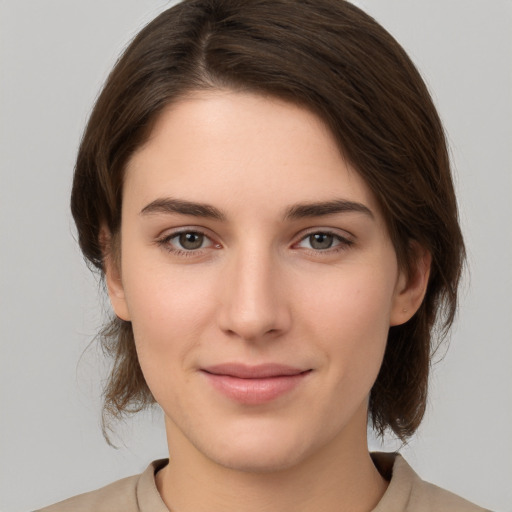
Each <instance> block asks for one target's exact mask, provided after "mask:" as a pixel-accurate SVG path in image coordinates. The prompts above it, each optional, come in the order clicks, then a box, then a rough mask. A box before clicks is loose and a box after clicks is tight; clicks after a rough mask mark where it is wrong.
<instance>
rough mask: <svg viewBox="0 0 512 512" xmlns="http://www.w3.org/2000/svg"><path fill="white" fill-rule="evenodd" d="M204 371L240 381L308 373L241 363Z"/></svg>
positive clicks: (300, 370) (208, 367)
mask: <svg viewBox="0 0 512 512" xmlns="http://www.w3.org/2000/svg"><path fill="white" fill-rule="evenodd" d="M201 370H202V371H204V372H207V373H211V374H214V375H226V376H229V377H237V378H239V379H265V378H269V377H282V376H289V375H298V374H300V373H304V372H305V371H308V369H306V370H303V369H301V368H296V367H293V366H288V365H284V364H277V363H266V364H258V365H247V364H240V363H223V364H216V365H213V366H207V367H205V368H201Z"/></svg>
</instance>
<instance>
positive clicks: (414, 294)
mask: <svg viewBox="0 0 512 512" xmlns="http://www.w3.org/2000/svg"><path fill="white" fill-rule="evenodd" d="M410 248H411V251H412V252H413V254H414V258H413V264H412V268H411V269H410V270H409V272H407V271H406V270H405V269H404V270H401V271H400V275H399V277H398V281H397V286H396V289H395V299H394V303H393V308H392V310H391V317H390V325H401V324H404V323H405V322H407V321H408V320H410V319H411V318H412V317H413V315H414V314H415V313H416V311H418V309H419V307H420V306H421V303H422V302H423V298H424V297H425V293H426V291H427V285H428V279H429V276H430V266H431V264H432V255H431V254H430V252H429V251H427V250H426V249H425V248H424V247H422V246H421V245H420V244H419V243H418V242H415V241H411V242H410Z"/></svg>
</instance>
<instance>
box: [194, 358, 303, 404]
mask: <svg viewBox="0 0 512 512" xmlns="http://www.w3.org/2000/svg"><path fill="white" fill-rule="evenodd" d="M201 372H202V373H203V374H204V375H205V377H206V378H207V380H208V382H209V383H210V384H211V385H212V387H213V388H214V389H216V390H217V391H219V392H220V393H222V394H223V395H224V396H226V397H228V398H230V399H231V400H234V401H236V402H238V403H241V404H245V405H258V404H264V403H267V402H271V401H272V400H275V399H277V398H279V397H280V396H283V395H285V394H287V393H289V392H291V391H292V390H293V389H295V388H296V387H297V386H299V385H300V384H301V382H302V381H303V380H304V379H305V378H307V376H308V375H309V374H310V373H311V369H306V370H304V369H301V368H296V367H292V366H288V365H282V364H275V363H270V364H261V365H256V366H250V365H245V364H238V363H225V364H220V365H214V366H209V367H206V368H202V369H201Z"/></svg>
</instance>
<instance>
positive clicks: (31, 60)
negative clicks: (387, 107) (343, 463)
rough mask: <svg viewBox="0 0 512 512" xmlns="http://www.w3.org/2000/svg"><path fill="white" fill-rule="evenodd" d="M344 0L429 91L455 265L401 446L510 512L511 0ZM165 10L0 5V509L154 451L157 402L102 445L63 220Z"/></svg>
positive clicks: (93, 0)
mask: <svg viewBox="0 0 512 512" xmlns="http://www.w3.org/2000/svg"><path fill="white" fill-rule="evenodd" d="M357 3H358V4H359V5H361V6H362V7H363V8H365V9H366V10H367V11H368V12H369V13H370V14H372V15H374V16H375V17H376V18H377V20H379V21H380V22H381V23H382V24H383V25H384V26H385V27H386V28H387V29H388V30H389V31H390V32H391V33H392V34H393V35H395V37H396V38H397V39H398V40H399V41H400V42H401V43H402V44H403V46H404V47H405V48H406V50H407V51H408V52H409V53H410V55H411V56H412V58H413V60H414V61H415V62H416V64H417V65H418V67H419V68H420V70H421V72H422V73H423V75H424V77H425V78H426V81H427V83H428V84H429V86H430V88H431V90H432V92H433V95H434V98H435V101H436V103H437V105H438V107H439V110H440V113H441V116H442V118H443V120H444V122H445V126H446V129H447V132H448V135H449V139H450V143H451V150H452V155H453V161H454V164H455V172H456V180H457V189H458V193H459V201H460V207H461V217H462V224H463V228H464V232H465V235H466V240H467V245H468V251H469V263H470V269H471V280H470V281H471V282H469V279H466V282H465V286H464V290H463V293H462V302H461V309H460V315H459V318H458V321H457V324H456V327H455V329H454V332H453V335H452V339H451V347H450V349H449V351H448V353H447V355H446V357H445V358H444V360H443V361H442V362H441V363H439V364H438V365H436V368H435V373H434V379H433V383H432V391H431V400H430V406H429V411H428V415H427V417H426V420H425V422H424V424H423V426H422V428H421V429H420V431H419V432H418V435H417V436H416V437H415V438H414V439H413V440H412V441H411V443H410V445H409V446H408V447H406V448H405V450H404V452H405V454H406V456H407V458H408V460H409V461H410V462H411V463H412V465H413V466H414V467H415V469H416V470H417V471H419V472H420V474H421V475H422V476H423V477H424V478H425V479H429V480H431V481H433V482H435V483H437V484H439V485H441V486H443V487H447V488H450V489H451V490H453V491H455V492H457V493H460V494H462V495H464V496H466V497H468V498H469V499H472V500H474V501H476V502H479V503H480V504H482V505H485V506H487V507H490V508H492V509H495V510H501V511H512V483H511V482H512V469H511V456H512V436H511V431H510V425H511V424H512V372H511V366H512V364H511V363H512V330H511V324H510V317H511V316H512V299H511V293H510V291H511V286H512V236H511V231H512V228H511V222H512V200H511V199H512V178H511V176H512V173H511V168H512V167H511V163H512V162H511V154H512V152H511V150H510V146H511V142H512V122H511V119H512V101H511V91H512V67H511V66H512V65H511V63H512V35H511V33H512V31H511V27H512V2H511V1H510V0H492V1H489V0H430V1H425V0H363V1H360V2H357ZM166 5H169V2H164V1H162V0H107V1H106V0H88V1H87V2H77V1H74V0H32V1H28V2H27V1H25V2H23V1H17V0H0V52H1V53H0V63H1V65H0V73H1V75H0V77H1V79H0V180H1V181H0V207H1V215H0V230H1V231H0V234H1V238H0V240H1V241H0V244H1V246H0V247H1V253H0V258H1V260H0V290H1V295H0V300H1V304H0V328H1V333H0V343H1V346H0V348H1V354H0V393H1V395H0V465H1V467H0V510H1V511H23V510H31V509H34V508H37V507H40V506H43V505H46V504H48V503H51V502H55V501H58V500H61V499H63V498H66V497H68V496H71V495H74V494H77V493H79V492H84V491H86V490H90V489H93V488H96V487H99V486H102V485H104V484H106V483H108V482H111V481H113V480H115V479H118V478H121V477H123V476H126V475H130V474H133V473H138V472H140V471H142V470H143V469H144V468H145V466H146V465H147V464H148V462H149V461H150V460H152V459H154V458H159V457H164V456H166V446H165V441H164V434H163V426H162V421H161V418H160V415H159V413H158V412H154V413H152V414H146V415H143V416H141V417H140V418H138V419H135V420H134V421H132V422H129V423H127V424H126V425H125V426H123V427H121V428H120V430H119V433H120V434H119V437H118V438H117V441H118V442H119V443H120V444H121V448H120V449H119V450H117V451H116V450H113V449H112V448H110V447H108V446H107V445H106V444H105V442H104V441H103V438H102V436H101V432H100V429H99V410H100V400H99V395H100V381H101V378H103V376H104V375H105V373H104V372H105V367H104V364H103V362H102V357H101V354H100V353H99V351H98V350H97V348H96V346H95V345H94V344H93V345H92V346H91V348H89V350H87V351H86V352H85V353H84V354H83V356H82V357H81V355H82V353H83V352H84V350H85V349H86V347H87V346H88V344H89V343H90V342H91V339H92V338H93V335H94V333H95V332H96V328H97V326H98V325H99V324H100V322H101V318H102V315H103V310H104V309H105V308H106V307H107V306H106V305H105V303H104V301H103V300H102V299H99V298H98V297H101V293H98V292H99V288H100V287H99V285H98V283H97V281H96V280H95V279H94V278H93V277H92V276H91V275H90V274H89V272H88V271H87V269H86V267H85V265H84V264H83V262H82V260H81V257H80V255H79V252H78V249H77V247H76V243H75V241H74V231H73V226H72V222H71V220H70V214H69V212H68V195H69V190H70V183H71V175H72V167H73V160H74V155H75V152H76V148H77V145H78V141H79V138H80V135H81V131H82V129H83V126H84V123H85V120H86V118H87V114H88V112H89V110H90V108H91V106H92V103H93V100H94V98H95V96H96V94H97V91H98V89H99V87H100V85H101V83H102V82H103V81H104V79H105V78H106V75H107V73H108V70H109V68H110V67H111V66H112V64H113V62H114V61H115V59H116V57H117V55H118V53H119V51H120V50H121V49H122V48H123V47H124V45H125V44H126V43H127V41H128V40H129V39H130V38H131V37H132V36H133V35H134V34H135V33H136V32H137V31H138V29H140V28H141V27H142V26H143V24H145V23H146V22H147V21H149V20H150V19H152V18H153V17H154V16H155V15H156V14H158V13H159V12H160V11H161V10H162V9H163V8H164V7H165V6H166ZM123 443H124V444H123ZM372 446H373V447H376V446H377V443H375V442H372ZM392 446H393V443H392V442H391V441H389V442H387V443H386V447H388V448H389V447H392Z"/></svg>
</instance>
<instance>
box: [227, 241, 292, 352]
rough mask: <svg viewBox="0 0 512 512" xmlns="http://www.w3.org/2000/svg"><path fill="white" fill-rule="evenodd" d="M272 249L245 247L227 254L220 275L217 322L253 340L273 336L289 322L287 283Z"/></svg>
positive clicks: (284, 330)
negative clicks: (231, 255)
mask: <svg viewBox="0 0 512 512" xmlns="http://www.w3.org/2000/svg"><path fill="white" fill-rule="evenodd" d="M278 267H279V266H278V264H277V263H276V261H275V258H273V257H272V254H271V251H268V250H266V251H265V250H264V249H261V248H254V247H253V248H249V247H248V248H247V249H246V250H243V251H240V252H239V253H238V254H236V255H234V256H233V257H232V258H230V261H229V263H227V265H226V267H225V268H224V270H225V272H223V276H222V285H221V286H222V288H221V289H222V291H221V293H220V297H221V306H220V311H219V326H220V328H221V329H222V331H224V332H225V333H226V334H228V335H229V336H231V337H236V338H238V339H241V340H245V341H251V342H256V341H260V340H265V339H274V338H276V337H278V336H281V335H282V334H284V333H285V332H286V331H288V329H289V328H290V325H291V314H290V308H289V307H288V300H287V297H286V286H285V285H284V279H283V276H282V272H280V271H279V268H278Z"/></svg>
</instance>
